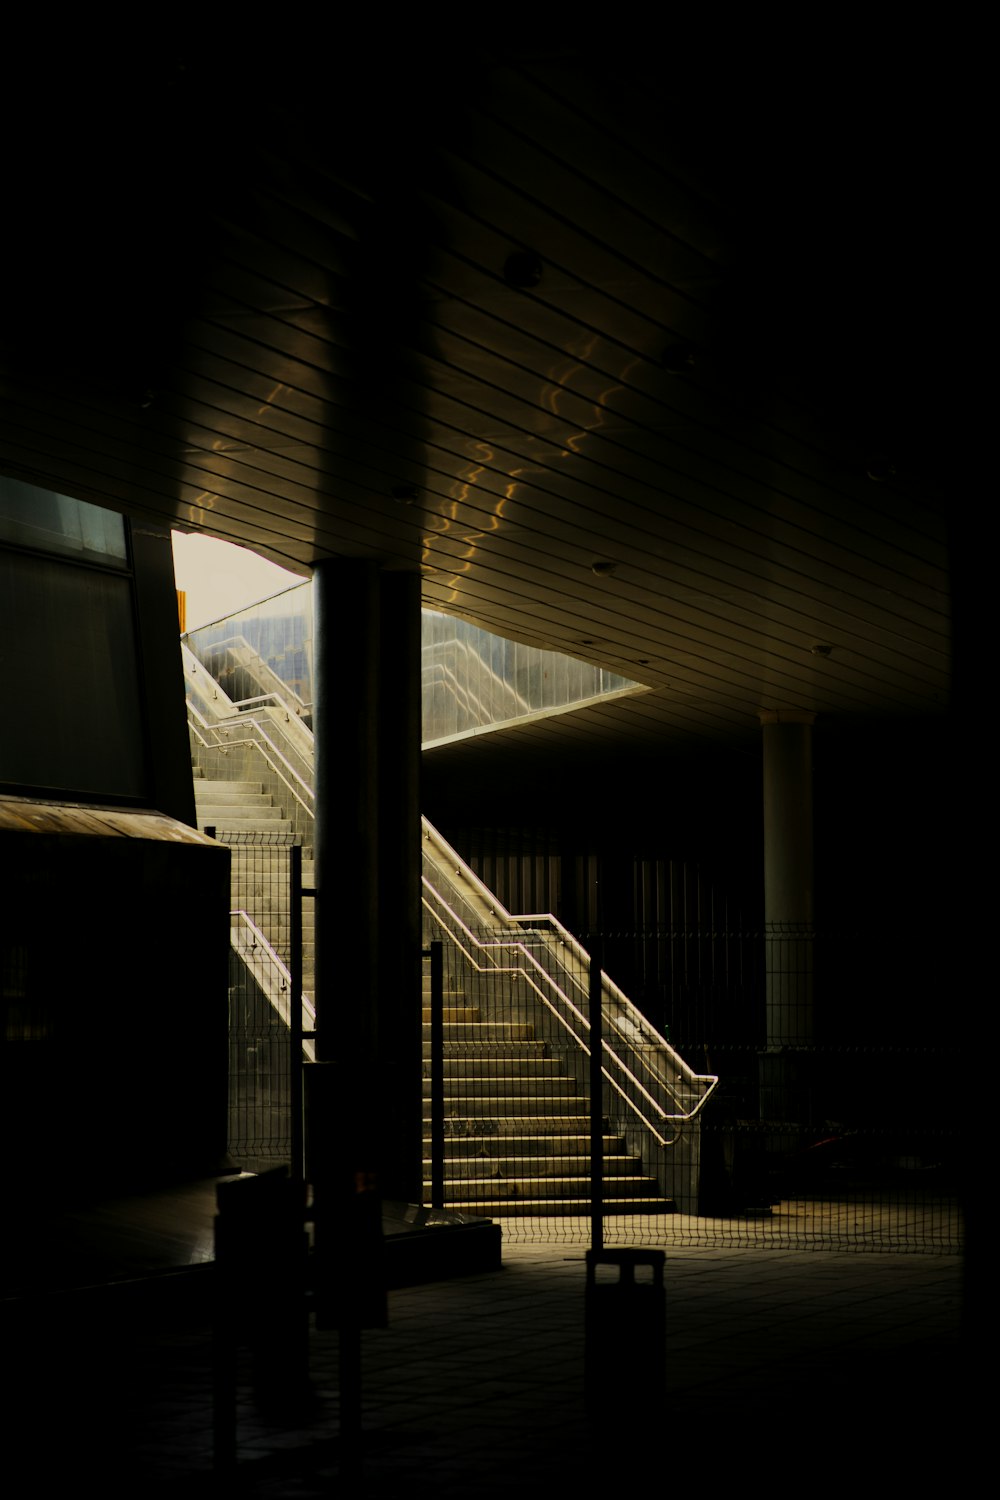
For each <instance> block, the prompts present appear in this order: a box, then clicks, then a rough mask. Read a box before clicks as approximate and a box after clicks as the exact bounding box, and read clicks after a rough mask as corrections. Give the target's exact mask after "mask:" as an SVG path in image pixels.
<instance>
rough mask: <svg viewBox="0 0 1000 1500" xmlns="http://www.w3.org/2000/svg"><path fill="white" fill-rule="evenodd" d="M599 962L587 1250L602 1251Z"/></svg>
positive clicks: (593, 1005)
mask: <svg viewBox="0 0 1000 1500" xmlns="http://www.w3.org/2000/svg"><path fill="white" fill-rule="evenodd" d="M602 978H603V976H602V974H601V958H600V953H599V951H598V950H597V949H596V948H595V950H594V952H593V953H592V954H591V956H590V1248H591V1251H592V1252H593V1253H599V1252H600V1251H601V1250H603V1249H604V1108H603V1104H604V1074H603V1072H602V1062H603V1050H604V1038H603V1032H602V1027H601V1020H602V1017H601V999H602V993H601V990H602V985H601V981H602Z"/></svg>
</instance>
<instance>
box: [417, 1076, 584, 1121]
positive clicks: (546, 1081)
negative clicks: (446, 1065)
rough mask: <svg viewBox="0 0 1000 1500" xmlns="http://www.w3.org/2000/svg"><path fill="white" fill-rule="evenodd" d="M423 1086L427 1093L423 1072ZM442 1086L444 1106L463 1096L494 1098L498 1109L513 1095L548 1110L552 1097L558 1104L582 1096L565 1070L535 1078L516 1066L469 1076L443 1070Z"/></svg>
mask: <svg viewBox="0 0 1000 1500" xmlns="http://www.w3.org/2000/svg"><path fill="white" fill-rule="evenodd" d="M423 1087H424V1093H425V1094H428V1095H429V1094H430V1088H431V1081H430V1078H429V1077H428V1076H427V1075H426V1074H425V1075H424V1079H423ZM444 1087H445V1105H446V1107H447V1106H448V1105H450V1104H452V1103H453V1102H454V1103H457V1102H458V1101H460V1100H462V1099H494V1100H496V1102H497V1108H498V1110H499V1109H500V1105H501V1103H506V1101H507V1100H508V1099H511V1098H516V1099H523V1100H530V1101H532V1102H533V1103H535V1104H537V1105H539V1106H540V1107H541V1108H543V1109H544V1110H548V1108H549V1105H550V1104H551V1103H552V1101H553V1100H556V1101H557V1102H558V1103H560V1104H561V1103H562V1101H563V1100H564V1099H569V1098H573V1099H579V1098H580V1097H581V1095H580V1086H579V1084H578V1083H577V1082H576V1079H575V1078H567V1077H566V1074H565V1073H561V1072H558V1073H550V1074H547V1075H541V1076H539V1077H537V1078H536V1077H529V1076H527V1075H525V1074H524V1073H522V1072H521V1070H520V1069H519V1068H518V1069H516V1070H515V1071H513V1072H512V1071H510V1070H508V1071H507V1072H503V1073H498V1074H495V1075H493V1076H491V1077H485V1078H471V1077H469V1076H468V1075H467V1074H463V1073H459V1074H455V1075H452V1076H449V1074H448V1072H447V1070H446V1071H445V1079H444ZM584 1103H586V1099H584ZM500 1112H501V1113H502V1110H501V1111H500Z"/></svg>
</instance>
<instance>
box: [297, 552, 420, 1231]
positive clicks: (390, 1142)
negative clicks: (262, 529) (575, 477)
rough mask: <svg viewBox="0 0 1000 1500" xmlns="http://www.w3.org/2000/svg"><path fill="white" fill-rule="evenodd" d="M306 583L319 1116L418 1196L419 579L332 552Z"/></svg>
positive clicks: (336, 1137)
mask: <svg viewBox="0 0 1000 1500" xmlns="http://www.w3.org/2000/svg"><path fill="white" fill-rule="evenodd" d="M313 587H314V600H313V603H314V623H313V634H314V640H313V651H314V662H315V693H314V697H315V707H314V727H315V734H316V849H315V853H316V1028H317V1057H318V1059H319V1061H320V1062H321V1063H329V1064H332V1065H333V1067H332V1076H331V1078H330V1079H327V1080H326V1081H324V1082H322V1083H316V1084H314V1085H312V1087H313V1089H314V1093H315V1089H316V1088H320V1089H323V1090H325V1091H326V1093H327V1095H328V1096H329V1097H328V1098H327V1099H326V1102H324V1103H323V1104H322V1105H321V1106H317V1111H316V1117H317V1119H320V1118H321V1119H322V1120H324V1121H325V1122H326V1123H325V1124H324V1126H323V1130H324V1131H327V1132H329V1134H330V1141H329V1144H328V1147H326V1148H325V1149H326V1150H327V1151H328V1152H329V1153H331V1154H332V1156H334V1157H337V1158H340V1157H341V1156H342V1152H343V1150H344V1149H345V1147H346V1145H347V1142H348V1140H351V1141H353V1144H352V1145H350V1147H349V1158H350V1160H349V1161H346V1160H345V1162H344V1165H346V1166H349V1168H350V1172H351V1173H353V1174H354V1175H357V1173H358V1172H364V1173H368V1172H370V1173H373V1174H374V1176H375V1178H376V1179H377V1184H378V1190H379V1192H380V1193H381V1195H382V1197H386V1198H396V1199H401V1200H402V1201H404V1202H417V1203H419V1202H420V1200H421V1197H422V1175H423V1166H422V1160H423V1106H422V1081H421V1079H422V1032H421V1006H420V996H421V983H420V965H421V960H420V951H421V905H420V849H421V839H420V789H419V788H420V782H419V777H420V712H421V692H420V623H421V622H420V578H419V575H418V574H403V573H384V572H381V573H380V572H379V571H378V569H377V568H376V567H375V565H374V564H370V563H366V562H362V561H355V560H352V561H329V562H322V563H319V564H318V565H317V567H316V569H315V573H314V584H313ZM314 1144H315V1143H314ZM321 1170H322V1169H321Z"/></svg>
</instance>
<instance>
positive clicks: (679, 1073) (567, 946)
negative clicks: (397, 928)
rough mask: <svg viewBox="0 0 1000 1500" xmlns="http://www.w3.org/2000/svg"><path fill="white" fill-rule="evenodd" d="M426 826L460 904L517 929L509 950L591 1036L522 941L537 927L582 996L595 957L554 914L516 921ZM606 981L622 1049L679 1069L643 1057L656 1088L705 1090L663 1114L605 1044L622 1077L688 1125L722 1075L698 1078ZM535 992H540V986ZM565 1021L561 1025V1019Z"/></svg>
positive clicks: (468, 932)
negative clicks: (686, 1105)
mask: <svg viewBox="0 0 1000 1500" xmlns="http://www.w3.org/2000/svg"><path fill="white" fill-rule="evenodd" d="M422 821H423V830H424V840H425V843H429V844H430V845H431V847H432V849H433V850H434V859H433V862H434V863H438V861H440V865H442V866H450V867H451V869H453V870H454V875H455V876H456V877H457V878H458V879H459V880H460V881H461V882H462V885H463V887H467V888H468V894H466V891H465V890H464V889H463V890H462V891H461V892H458V891H456V894H457V895H460V897H461V899H463V900H465V901H466V902H467V903H468V904H469V905H471V906H472V907H473V909H474V908H475V906H476V903H477V901H478V903H479V905H480V907H481V908H482V912H481V915H482V919H483V921H484V924H487V925H489V926H492V927H494V928H495V929H496V930H498V932H500V933H503V931H504V929H505V928H507V929H515V931H516V933H517V935H516V936H515V933H514V932H511V935H510V937H509V938H504V939H502V941H503V942H504V943H505V944H507V945H510V946H514V947H516V948H518V949H519V950H520V951H521V952H522V953H524V955H525V956H526V958H527V959H528V960H529V962H530V964H531V965H532V967H533V968H535V969H537V971H538V972H539V973H540V974H542V975H544V976H545V979H546V981H547V982H548V984H549V985H551V986H552V989H553V991H554V992H555V993H556V994H558V995H559V996H561V997H562V998H563V1000H564V1002H565V1004H566V1005H567V1006H568V1007H569V1009H570V1010H571V1011H572V1013H573V1015H574V1016H575V1017H576V1018H577V1020H578V1022H579V1023H580V1025H581V1026H583V1027H584V1028H585V1029H586V1030H587V1031H588V1032H589V1029H590V1023H589V1021H588V1020H587V1019H586V1017H585V1016H584V1014H583V1012H582V1011H580V1010H579V1008H578V1007H577V1006H576V1005H575V1004H574V1003H573V1001H572V1000H571V999H570V997H569V996H568V995H567V994H566V992H565V991H564V990H563V989H562V987H561V986H560V984H559V983H558V982H557V980H556V977H555V976H554V975H553V974H550V973H549V971H548V970H547V969H546V968H545V967H544V966H543V965H542V964H540V963H539V962H538V959H537V958H536V957H535V955H534V954H532V953H531V952H530V950H529V949H528V948H527V947H526V946H525V944H524V941H523V938H524V936H525V933H524V928H525V926H526V925H528V924H533V927H534V930H535V932H536V935H537V936H538V938H539V939H540V940H541V941H542V943H543V945H544V950H545V952H546V954H547V955H548V956H549V958H550V959H551V960H552V962H553V964H554V965H555V966H557V968H558V970H559V971H560V972H561V973H562V974H563V975H564V976H565V981H566V982H567V984H568V986H569V987H570V988H571V989H575V990H576V991H578V992H579V993H580V994H581V996H582V995H585V994H586V993H587V989H588V982H587V980H586V979H585V978H584V977H583V976H586V975H588V974H589V965H590V956H589V954H588V953H587V951H586V949H585V948H584V947H583V946H582V944H581V943H579V942H578V941H577V939H576V938H575V937H574V936H573V934H572V933H570V932H569V931H567V929H566V928H565V927H563V926H562V924H561V923H560V922H559V921H558V920H557V919H556V918H555V917H554V916H553V915H552V914H551V913H549V912H546V913H529V914H525V915H523V916H515V915H512V914H511V913H510V912H508V911H507V909H506V908H505V907H504V906H503V904H502V903H501V902H500V901H498V900H497V898H496V896H495V895H494V893H493V892H492V891H490V890H489V888H488V887H487V886H486V885H484V883H483V882H482V881H481V880H480V879H479V878H478V876H476V875H475V874H474V873H473V871H472V870H471V869H470V868H469V867H468V865H466V864H465V862H464V860H463V859H462V858H461V856H460V855H459V854H458V853H457V852H456V851H455V850H454V849H453V848H452V847H451V845H450V844H448V843H447V842H446V840H445V839H443V838H442V837H441V835H440V834H439V833H438V832H437V830H436V829H435V828H433V826H432V825H431V824H430V823H429V822H428V821H427V819H426V818H425V819H423V820H422ZM440 873H442V874H443V873H444V871H443V870H441V871H440ZM446 878H447V879H448V880H449V881H451V880H452V878H453V877H451V876H447V877H446ZM425 884H426V886H427V888H428V889H429V890H431V891H433V893H434V895H435V897H436V899H437V900H438V901H439V902H440V903H441V905H442V907H444V908H445V909H446V910H447V911H448V912H449V913H450V915H451V918H452V920H453V921H455V922H457V923H459V924H460V925H461V927H462V929H463V930H464V932H465V933H466V936H467V940H468V941H470V942H471V943H473V944H474V945H475V946H476V947H477V948H485V947H487V946H490V945H489V944H485V943H481V942H480V940H479V939H478V938H477V937H476V936H475V934H474V933H473V932H472V930H471V928H469V927H468V925H467V924H466V923H465V922H463V921H462V919H461V917H460V916H459V915H458V913H457V912H455V911H454V909H453V908H452V907H450V906H449V905H448V903H447V901H445V899H444V897H443V896H442V894H441V892H440V891H438V890H437V889H436V888H435V887H434V885H433V883H432V882H431V881H428V880H426V878H425ZM539 923H544V924H546V925H547V926H548V927H549V928H550V929H551V934H550V933H545V932H542V931H540V930H538V925H537V924H539ZM441 925H442V926H444V925H445V924H444V923H443V922H442V923H441ZM454 940H455V939H454V936H453V941H454ZM560 948H562V949H564V950H566V952H565V953H561V952H560V951H559V949H560ZM567 955H568V956H570V957H572V958H575V959H576V961H577V965H578V970H577V971H574V966H573V964H572V963H570V962H567ZM466 956H467V957H470V955H468V954H467V955H466ZM477 967H478V965H477ZM601 978H602V992H603V993H606V994H607V995H608V997H609V1000H610V1002H611V1003H610V1004H609V1006H608V1021H609V1024H610V1026H611V1027H612V1029H613V1031H614V1032H615V1033H616V1034H617V1036H618V1038H619V1040H620V1042H621V1043H622V1045H623V1046H625V1047H627V1048H629V1049H630V1050H631V1051H633V1053H635V1052H636V1049H637V1048H643V1049H647V1048H648V1049H650V1051H655V1052H657V1053H661V1054H664V1055H665V1056H669V1057H670V1058H671V1059H675V1064H674V1066H675V1068H676V1077H675V1078H674V1079H673V1080H668V1079H667V1078H665V1077H663V1076H661V1075H660V1074H659V1072H658V1070H657V1069H656V1068H654V1067H653V1066H652V1065H651V1060H650V1058H649V1057H642V1056H640V1057H639V1058H638V1061H639V1062H640V1063H641V1065H642V1067H643V1069H644V1070H645V1071H646V1072H647V1073H648V1074H649V1076H650V1077H651V1079H652V1080H653V1082H654V1085H656V1086H658V1087H659V1088H662V1089H664V1090H666V1091H667V1092H668V1093H670V1094H671V1096H672V1097H673V1099H674V1101H675V1102H680V1101H678V1100H677V1098H676V1093H675V1090H676V1089H677V1088H678V1087H681V1088H685V1087H686V1088H688V1089H690V1090H692V1091H698V1090H699V1088H700V1091H701V1097H700V1098H699V1099H698V1100H697V1102H696V1103H695V1105H694V1108H693V1109H688V1110H686V1111H684V1112H683V1113H681V1114H680V1115H676V1114H672V1113H671V1112H670V1111H669V1110H664V1109H663V1108H662V1106H661V1105H660V1104H659V1103H658V1102H657V1101H656V1100H655V1099H654V1098H653V1096H652V1095H651V1094H650V1093H649V1090H648V1089H647V1088H646V1087H645V1085H644V1084H643V1083H642V1082H641V1081H640V1080H639V1079H638V1078H637V1077H636V1075H635V1074H634V1072H633V1071H632V1069H631V1068H630V1067H629V1066H628V1064H627V1063H625V1062H624V1061H623V1059H622V1058H620V1057H619V1056H618V1054H617V1053H616V1052H614V1050H613V1048H611V1047H609V1046H608V1044H607V1043H605V1048H607V1050H608V1051H610V1052H611V1055H612V1056H613V1057H614V1059H615V1062H616V1064H617V1065H618V1066H619V1067H620V1069H621V1071H622V1073H623V1075H624V1076H625V1077H626V1078H628V1079H629V1080H630V1081H632V1082H633V1083H634V1085H635V1087H636V1088H637V1089H638V1090H639V1091H640V1092H641V1094H642V1096H643V1097H644V1098H646V1099H648V1100H649V1103H650V1104H651V1105H652V1107H653V1108H654V1109H655V1111H656V1113H657V1114H658V1115H660V1116H661V1118H662V1119H663V1120H664V1121H667V1120H677V1119H680V1120H685V1121H687V1120H693V1119H694V1118H695V1117H696V1116H697V1115H698V1114H699V1113H700V1111H701V1110H702V1108H703V1107H704V1105H705V1103H706V1102H707V1100H708V1098H709V1096H710V1095H711V1094H712V1093H713V1092H714V1090H715V1088H716V1086H717V1085H718V1082H719V1079H718V1075H716V1074H703V1073H695V1072H694V1070H693V1069H691V1068H689V1067H688V1065H687V1064H686V1063H685V1062H684V1060H683V1058H681V1057H679V1056H678V1054H677V1053H676V1052H675V1051H674V1049H673V1048H672V1047H671V1046H670V1045H669V1043H668V1042H667V1041H666V1039H665V1038H664V1037H661V1036H660V1034H659V1033H658V1032H657V1031H656V1030H655V1029H654V1028H653V1027H652V1026H651V1025H650V1023H649V1022H648V1021H647V1019H646V1017H645V1016H643V1015H642V1013H641V1011H639V1010H638V1009H637V1008H636V1007H635V1006H634V1005H633V1004H632V1002H631V1000H629V998H628V996H627V995H626V994H624V992H623V991H622V990H621V989H620V988H619V987H618V985H616V984H615V982H614V981H613V980H612V979H611V978H610V976H609V975H607V974H606V973H603V971H602V976H601ZM532 987H533V988H536V987H535V986H532ZM550 1008H551V1007H550ZM555 1014H557V1015H558V1011H557V1010H556V1011H555ZM560 1020H562V1018H561V1017H560ZM563 1024H564V1025H565V1022H563ZM566 1029H567V1030H569V1031H570V1032H571V1034H574V1033H572V1028H570V1027H568V1026H567V1028H566ZM574 1035H575V1034H574ZM576 1040H577V1042H578V1044H579V1045H581V1046H584V1050H589V1049H587V1048H586V1046H585V1044H584V1043H583V1040H582V1038H576ZM619 1092H620V1091H619ZM629 1104H630V1107H631V1108H633V1109H635V1108H636V1106H635V1104H634V1102H633V1101H631V1100H629ZM637 1112H638V1111H637Z"/></svg>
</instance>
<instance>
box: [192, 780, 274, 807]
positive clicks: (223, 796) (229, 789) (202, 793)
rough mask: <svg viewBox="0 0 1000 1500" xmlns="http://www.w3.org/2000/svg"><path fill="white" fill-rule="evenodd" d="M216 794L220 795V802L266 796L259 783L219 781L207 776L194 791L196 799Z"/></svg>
mask: <svg viewBox="0 0 1000 1500" xmlns="http://www.w3.org/2000/svg"><path fill="white" fill-rule="evenodd" d="M214 792H217V793H218V794H219V800H220V801H230V800H237V801H238V800H239V798H241V797H262V796H265V795H266V794H265V792H264V787H263V785H262V783H261V782H259V781H219V780H216V779H214V778H209V777H207V776H202V777H201V778H200V779H199V780H198V783H197V785H196V786H195V789H194V794H195V796H196V797H210V796H211V795H212V794H213V793H214Z"/></svg>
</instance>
